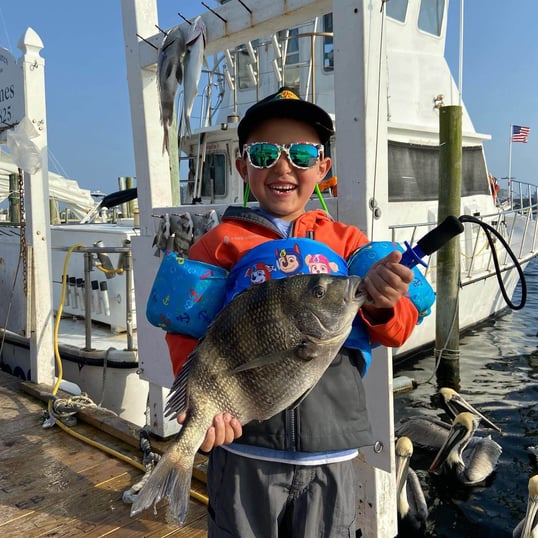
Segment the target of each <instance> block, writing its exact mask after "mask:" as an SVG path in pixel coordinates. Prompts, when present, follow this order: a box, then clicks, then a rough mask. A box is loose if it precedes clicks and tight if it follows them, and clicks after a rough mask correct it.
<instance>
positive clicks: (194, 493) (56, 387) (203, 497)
mask: <svg viewBox="0 0 538 538" xmlns="http://www.w3.org/2000/svg"><path fill="white" fill-rule="evenodd" d="M84 246H85V245H84V244H82V243H77V244H76V245H73V246H72V247H70V248H69V249H68V251H67V254H66V256H65V261H64V266H63V273H62V293H61V296H60V304H59V305H58V312H57V313H56V320H55V323H54V357H55V359H56V366H57V369H58V376H57V379H56V383H55V384H54V387H53V389H52V396H53V397H54V396H56V394H57V393H58V390H59V388H60V384H61V382H62V378H63V365H62V358H61V356H60V350H59V347H58V333H59V329H60V321H61V318H62V311H63V306H64V302H65V294H66V290H67V267H68V265H69V259H70V257H71V254H72V253H73V251H74V250H75V249H77V248H81V247H84ZM97 267H98V268H100V266H97ZM102 270H103V271H104V272H107V271H108V270H105V269H102ZM122 271H123V269H122ZM53 399H54V398H51V399H50V400H49V404H48V411H49V414H50V415H51V416H54V415H53V412H52V411H53V409H52V407H53ZM55 424H56V425H58V426H59V427H60V428H61V429H62V430H63V431H64V432H66V433H68V434H69V435H71V436H72V437H75V438H76V439H78V440H79V441H82V442H84V443H87V444H88V445H90V446H93V447H94V448H97V449H99V450H102V451H103V452H105V453H107V454H109V455H111V456H114V457H115V458H118V459H119V460H121V461H124V462H126V463H129V464H131V465H132V466H133V467H136V468H137V469H139V470H141V471H144V472H145V471H146V467H145V466H144V465H143V464H142V463H141V462H139V461H137V460H135V459H133V458H131V457H129V456H127V455H125V454H122V453H121V452H119V451H117V450H114V449H113V448H110V447H108V446H106V445H103V444H102V443H99V442H97V441H94V440H93V439H90V438H89V437H86V436H85V435H82V434H80V433H78V432H77V431H75V430H73V429H72V428H70V427H69V426H66V425H65V424H64V423H63V422H62V421H61V420H55ZM190 495H191V497H192V498H193V499H196V500H197V501H200V502H202V503H204V504H206V505H207V504H209V499H208V497H207V496H206V495H203V494H202V493H198V492H197V491H194V490H193V489H191V490H190Z"/></svg>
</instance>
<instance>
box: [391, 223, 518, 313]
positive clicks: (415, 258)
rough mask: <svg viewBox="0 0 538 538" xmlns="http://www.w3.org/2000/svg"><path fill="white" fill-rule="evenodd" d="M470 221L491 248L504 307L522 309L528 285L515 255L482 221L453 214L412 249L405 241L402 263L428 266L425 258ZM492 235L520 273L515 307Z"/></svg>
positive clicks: (410, 266)
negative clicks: (503, 277)
mask: <svg viewBox="0 0 538 538" xmlns="http://www.w3.org/2000/svg"><path fill="white" fill-rule="evenodd" d="M465 222H471V223H473V224H478V225H479V226H480V227H481V228H482V229H483V230H484V233H485V235H486V238H487V240H488V243H489V246H490V248H491V256H492V258H493V264H494V265H495V274H496V276H497V281H498V282H499V288H500V290H501V294H502V296H503V298H504V300H505V301H506V304H507V305H508V306H509V308H511V309H512V310H521V309H522V308H523V307H524V306H525V303H526V301H527V282H526V280H525V274H524V272H523V269H522V268H521V265H520V264H519V262H518V261H517V258H516V255H515V254H514V252H513V251H512V249H511V248H510V245H509V244H508V243H507V241H506V240H505V239H504V237H503V236H502V235H501V234H500V233H499V232H498V231H497V230H496V229H495V228H494V227H493V226H491V225H489V224H488V223H487V222H484V221H482V220H480V219H478V218H476V217H473V216H471V215H461V216H460V217H458V218H456V217H454V216H452V215H450V216H448V217H447V218H446V219H445V220H444V221H443V222H442V223H441V224H439V226H437V227H436V228H434V229H433V230H431V231H430V232H428V233H427V234H426V235H425V236H424V237H422V238H421V239H419V240H418V241H417V244H416V246H415V247H414V248H411V246H410V245H409V243H408V242H407V241H405V242H404V244H405V246H406V248H407V250H406V251H405V252H404V253H403V254H402V259H401V261H400V263H401V264H403V265H405V266H406V267H409V268H410V269H412V268H413V267H415V266H416V265H418V264H421V265H423V266H425V267H426V266H427V265H426V263H425V262H424V261H423V260H422V258H423V257H424V256H429V255H430V254H433V253H434V252H435V251H437V250H439V249H440V248H441V247H442V246H443V245H444V244H445V243H447V242H448V241H449V240H450V239H452V238H453V237H455V236H456V235H458V234H460V233H461V232H463V229H464V228H463V223H465ZM492 234H493V235H494V236H495V237H496V238H497V239H498V240H499V241H500V242H501V244H502V245H503V247H504V248H505V249H506V252H507V253H508V255H509V256H510V258H511V259H512V261H513V262H514V266H515V268H516V270H517V272H518V274H519V279H520V281H521V301H520V303H519V304H518V305H515V304H514V303H513V302H512V301H511V300H510V298H509V297H508V294H507V293H506V288H505V287H504V283H503V281H502V278H501V268H500V265H499V259H498V257H497V250H496V248H495V241H494V238H493V237H492Z"/></svg>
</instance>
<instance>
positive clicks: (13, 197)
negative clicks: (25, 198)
mask: <svg viewBox="0 0 538 538" xmlns="http://www.w3.org/2000/svg"><path fill="white" fill-rule="evenodd" d="M9 221H10V222H11V224H20V223H21V200H20V197H19V175H18V174H9Z"/></svg>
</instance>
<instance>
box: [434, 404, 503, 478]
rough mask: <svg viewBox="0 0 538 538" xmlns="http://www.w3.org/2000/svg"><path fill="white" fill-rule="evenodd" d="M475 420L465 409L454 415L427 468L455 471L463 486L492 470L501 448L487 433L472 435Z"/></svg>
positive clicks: (476, 423)
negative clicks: (441, 443)
mask: <svg viewBox="0 0 538 538" xmlns="http://www.w3.org/2000/svg"><path fill="white" fill-rule="evenodd" d="M479 420H480V419H479V418H478V417H477V416H476V415H474V414H473V413H468V412H465V413H460V414H459V415H457V416H456V418H455V419H454V422H453V423H452V428H451V429H450V433H449V434H448V437H447V440H446V442H445V443H444V445H443V446H442V447H441V449H440V450H439V452H438V453H437V455H436V456H435V458H434V460H433V462H432V464H431V465H430V469H429V470H430V472H442V471H445V472H455V475H456V478H457V479H458V480H459V481H460V482H461V483H462V484H463V485H465V486H475V485H478V484H480V483H482V482H484V480H486V478H488V476H490V475H491V474H492V473H493V471H494V470H495V467H496V466H497V463H498V461H499V457H500V455H501V452H502V448H501V446H500V445H499V444H497V443H496V442H495V441H493V440H492V439H491V437H490V436H488V437H473V434H474V432H475V431H476V428H477V426H478V423H479Z"/></svg>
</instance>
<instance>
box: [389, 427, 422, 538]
mask: <svg viewBox="0 0 538 538" xmlns="http://www.w3.org/2000/svg"><path fill="white" fill-rule="evenodd" d="M395 450H396V491H397V492H398V500H397V503H398V534H399V535H402V533H404V532H409V531H412V532H415V533H416V532H417V531H422V530H424V527H425V526H426V518H427V517H428V506H427V505H426V498H425V497H424V492H423V491H422V487H421V485H420V482H419V480H418V476H417V474H416V473H415V471H413V469H411V467H410V466H409V461H410V459H411V456H412V455H413V443H412V442H411V439H409V437H400V438H399V439H398V440H397V441H396V449H395Z"/></svg>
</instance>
